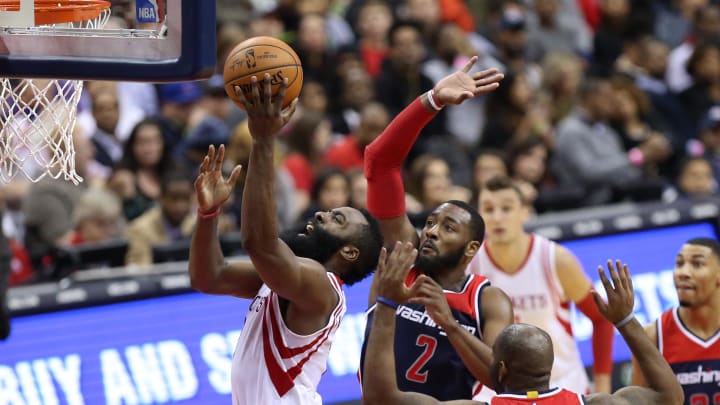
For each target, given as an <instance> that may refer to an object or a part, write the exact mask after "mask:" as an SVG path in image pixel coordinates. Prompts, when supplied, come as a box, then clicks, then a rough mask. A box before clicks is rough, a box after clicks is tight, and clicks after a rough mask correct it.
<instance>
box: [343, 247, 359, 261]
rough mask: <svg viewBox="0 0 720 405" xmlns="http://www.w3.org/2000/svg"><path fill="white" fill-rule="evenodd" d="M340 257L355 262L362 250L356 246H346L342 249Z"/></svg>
mask: <svg viewBox="0 0 720 405" xmlns="http://www.w3.org/2000/svg"><path fill="white" fill-rule="evenodd" d="M340 255H341V256H342V258H343V259H345V260H347V261H349V262H354V261H356V260H357V259H358V258H359V257H360V249H358V248H357V247H356V246H355V245H345V246H343V247H342V248H341V249H340Z"/></svg>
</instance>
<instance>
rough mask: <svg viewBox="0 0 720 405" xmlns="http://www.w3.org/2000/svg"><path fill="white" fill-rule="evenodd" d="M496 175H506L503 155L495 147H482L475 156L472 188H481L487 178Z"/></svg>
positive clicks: (506, 169) (506, 170)
mask: <svg viewBox="0 0 720 405" xmlns="http://www.w3.org/2000/svg"><path fill="white" fill-rule="evenodd" d="M498 176H502V177H507V176H508V167H507V163H506V160H505V155H504V154H503V153H502V152H501V151H499V150H497V149H489V148H488V149H482V150H481V151H480V153H479V154H478V155H477V157H475V172H474V176H473V190H474V191H478V190H482V188H483V186H484V185H485V183H487V182H488V180H490V179H492V178H493V177H498Z"/></svg>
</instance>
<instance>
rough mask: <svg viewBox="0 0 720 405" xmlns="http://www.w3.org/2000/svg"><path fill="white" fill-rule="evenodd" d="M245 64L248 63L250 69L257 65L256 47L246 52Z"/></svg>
mask: <svg viewBox="0 0 720 405" xmlns="http://www.w3.org/2000/svg"><path fill="white" fill-rule="evenodd" d="M245 64H246V65H247V68H248V69H252V68H254V67H255V66H256V65H257V63H256V62H255V50H254V49H248V51H247V52H245Z"/></svg>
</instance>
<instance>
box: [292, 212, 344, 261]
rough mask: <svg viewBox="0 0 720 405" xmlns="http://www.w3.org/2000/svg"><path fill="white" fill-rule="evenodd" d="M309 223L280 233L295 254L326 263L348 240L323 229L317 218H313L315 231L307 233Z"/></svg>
mask: <svg viewBox="0 0 720 405" xmlns="http://www.w3.org/2000/svg"><path fill="white" fill-rule="evenodd" d="M306 226H307V225H302V226H298V227H296V228H293V229H289V230H287V231H285V232H283V233H282V234H280V239H282V240H283V242H285V243H286V244H287V245H288V247H290V250H292V251H293V253H295V256H298V257H306V258H308V259H313V260H315V261H317V262H319V263H325V262H327V261H328V260H330V258H331V257H332V256H333V255H334V254H335V253H337V252H338V251H339V250H340V248H341V247H342V246H343V245H345V244H346V241H345V240H343V239H342V238H339V237H337V236H335V235H333V234H331V233H330V232H328V231H326V230H324V229H322V228H321V227H320V224H319V223H318V222H317V220H315V219H313V221H312V226H313V231H312V232H310V233H308V234H306V233H305V228H306Z"/></svg>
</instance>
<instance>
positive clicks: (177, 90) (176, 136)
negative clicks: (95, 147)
mask: <svg viewBox="0 0 720 405" xmlns="http://www.w3.org/2000/svg"><path fill="white" fill-rule="evenodd" d="M159 94H160V115H159V116H158V117H157V120H158V122H160V124H161V128H162V135H163V137H164V138H165V144H166V145H167V146H168V148H170V149H171V150H172V149H173V148H175V146H176V145H177V144H178V143H180V141H181V140H182V139H183V137H184V136H185V129H186V127H187V124H188V119H189V118H190V113H191V111H192V108H193V106H194V104H195V103H196V102H197V101H198V100H200V98H201V97H202V89H201V87H200V84H199V83H197V82H181V83H168V84H161V85H160V87H159ZM136 128H137V127H136ZM133 132H134V131H131V133H130V134H131V136H132V133H133ZM128 141H129V140H128ZM128 141H126V142H128Z"/></svg>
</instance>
